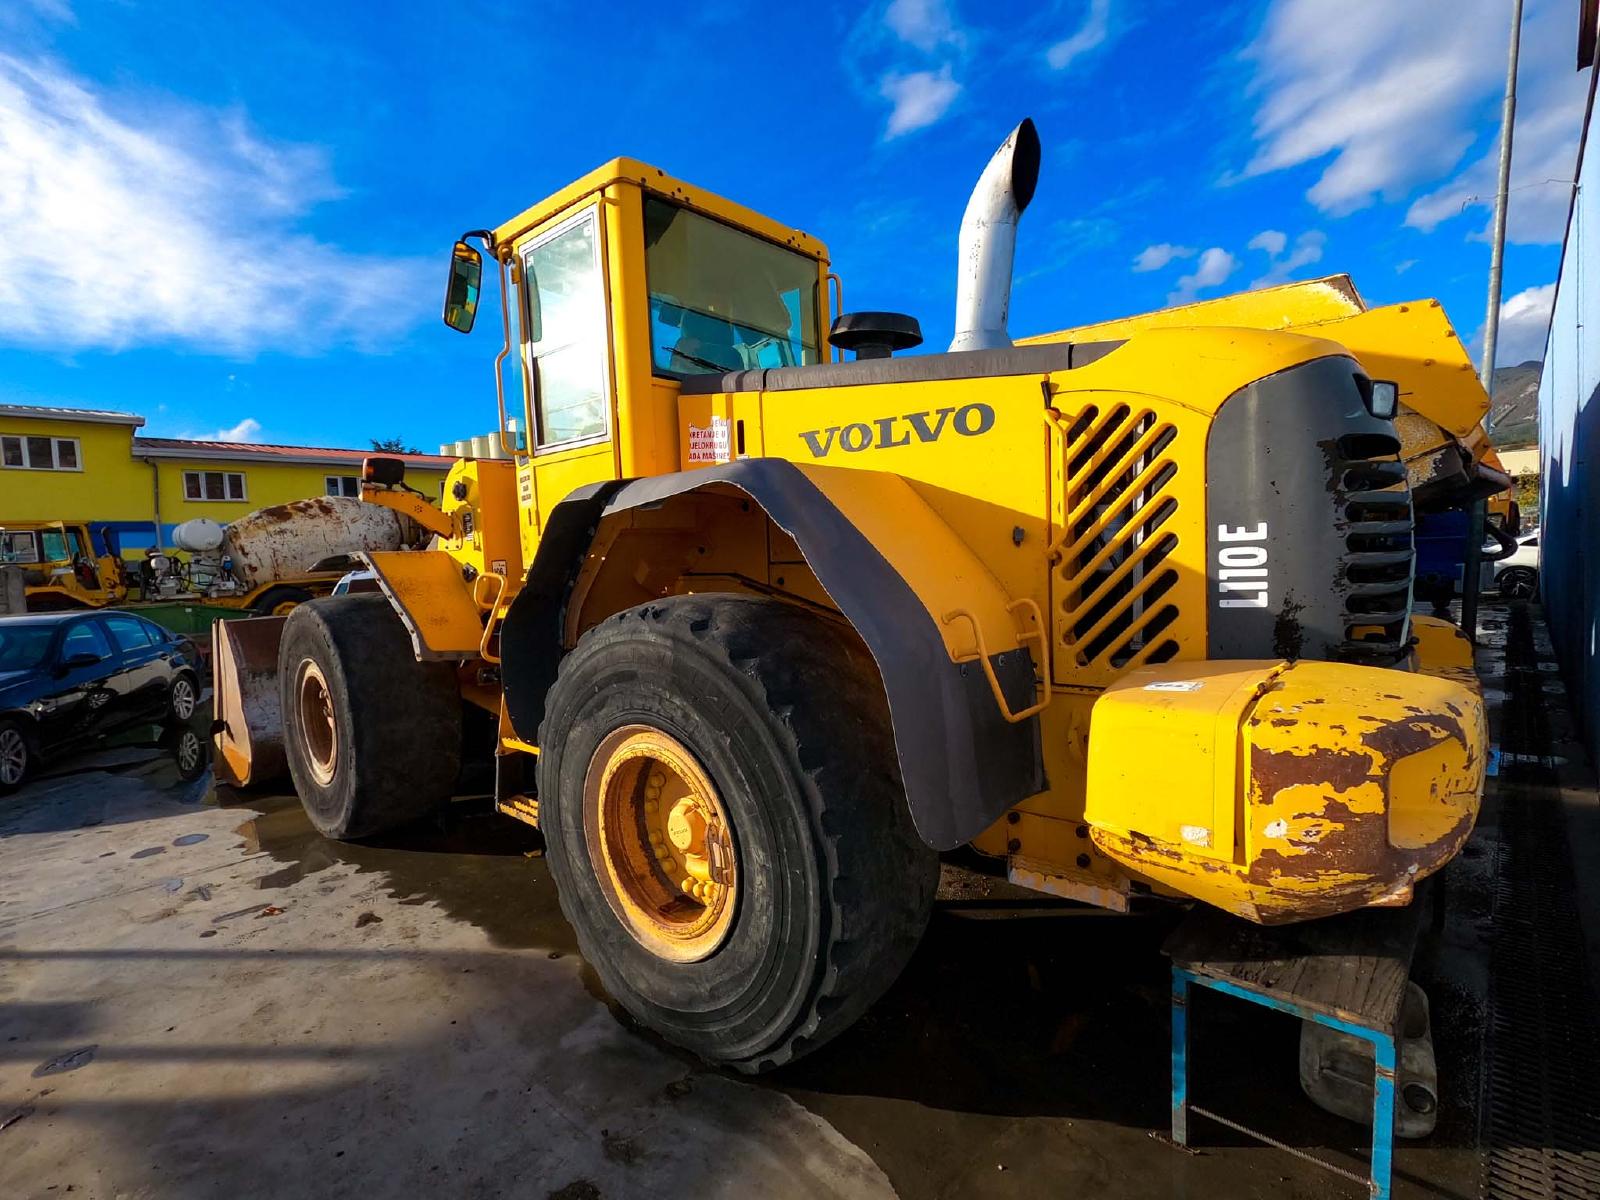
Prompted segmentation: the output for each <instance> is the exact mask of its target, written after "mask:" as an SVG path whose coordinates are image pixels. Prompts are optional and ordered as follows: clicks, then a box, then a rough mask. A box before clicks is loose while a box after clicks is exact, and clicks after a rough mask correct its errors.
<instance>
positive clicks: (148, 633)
mask: <svg viewBox="0 0 1600 1200" xmlns="http://www.w3.org/2000/svg"><path fill="white" fill-rule="evenodd" d="M199 699H200V670H199V662H198V659H197V657H196V654H195V650H194V645H193V643H191V642H190V641H189V640H188V639H187V638H183V637H179V636H178V635H176V634H173V633H170V632H168V631H167V630H165V629H163V628H162V627H161V626H159V625H157V624H155V623H154V622H153V621H147V620H145V619H144V618H143V617H140V616H136V615H134V614H133V613H128V612H115V611H106V612H69V613H30V614H28V615H26V616H16V617H0V794H3V793H6V792H10V791H14V790H15V789H16V788H18V787H19V786H21V784H22V782H23V781H24V780H25V779H26V778H27V777H28V774H29V773H30V772H31V771H32V770H33V768H34V767H35V766H36V765H37V764H39V763H40V762H42V761H45V760H47V759H50V758H53V757H56V756H59V755H61V754H64V753H68V752H71V751H73V750H79V749H82V748H83V747H84V746H86V745H87V744H89V743H91V742H93V741H95V740H97V739H99V738H101V737H104V736H105V735H107V734H111V733H115V732H117V731H119V730H122V729H126V728H128V727H129V726H133V725H139V724H150V723H152V722H161V721H177V722H183V721H187V720H189V718H190V717H192V716H193V715H194V710H195V705H196V704H197V703H198V702H199Z"/></svg>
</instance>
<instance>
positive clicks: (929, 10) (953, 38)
mask: <svg viewBox="0 0 1600 1200" xmlns="http://www.w3.org/2000/svg"><path fill="white" fill-rule="evenodd" d="M883 20H884V24H886V25H888V26H889V28H890V29H891V30H893V31H894V35H895V36H896V37H898V38H899V39H900V40H901V41H903V42H905V43H907V44H908V45H911V46H915V47H916V48H917V49H918V50H921V51H922V52H923V53H924V54H932V53H933V52H934V51H935V50H938V49H939V48H940V47H941V46H954V47H956V48H957V49H960V48H961V47H962V46H964V45H965V44H966V35H965V34H964V33H963V32H962V31H961V28H960V27H959V26H958V25H957V24H956V19H955V15H954V14H953V13H952V12H951V11H950V6H949V5H948V4H947V3H946V2H945V0H893V2H892V3H891V4H890V5H889V7H888V9H887V11H885V13H884V14H883Z"/></svg>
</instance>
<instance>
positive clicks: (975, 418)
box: [800, 404, 994, 458]
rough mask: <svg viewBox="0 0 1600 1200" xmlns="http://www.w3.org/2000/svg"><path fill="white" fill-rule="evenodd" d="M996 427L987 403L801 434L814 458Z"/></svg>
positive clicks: (987, 430)
mask: <svg viewBox="0 0 1600 1200" xmlns="http://www.w3.org/2000/svg"><path fill="white" fill-rule="evenodd" d="M993 428H994V409H992V408H990V407H989V406H988V405H987V404H963V405H962V406H961V407H960V408H941V409H938V410H937V411H934V412H914V413H906V414H905V416H903V417H878V418H876V419H874V420H872V421H857V422H855V423H854V424H852V425H830V426H828V428H826V429H808V430H806V431H805V432H804V433H802V434H801V435H800V436H801V437H802V438H804V439H805V443H806V445H807V447H809V448H810V450H811V457H812V458H826V457H827V456H828V455H829V454H831V453H833V450H834V447H836V446H837V447H838V448H839V449H840V450H843V451H844V452H845V453H846V454H859V453H860V452H861V451H863V450H866V449H868V448H875V449H878V450H892V449H894V447H896V446H909V445H910V444H911V443H912V441H913V440H915V441H918V442H936V441H938V440H939V439H940V438H941V437H943V436H944V433H945V431H946V430H948V429H953V430H955V431H956V433H958V434H959V435H960V436H962V437H977V436H978V435H979V434H984V433H988V432H989V430H991V429H993Z"/></svg>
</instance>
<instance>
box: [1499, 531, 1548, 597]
mask: <svg viewBox="0 0 1600 1200" xmlns="http://www.w3.org/2000/svg"><path fill="white" fill-rule="evenodd" d="M1494 586H1495V588H1496V590H1498V591H1499V593H1500V594H1501V595H1502V596H1504V597H1505V598H1506V599H1507V600H1529V599H1532V598H1533V596H1534V595H1535V594H1536V593H1537V592H1538V590H1539V535H1538V533H1529V534H1524V535H1523V536H1522V537H1519V538H1518V539H1517V548H1516V550H1514V551H1513V552H1512V553H1511V555H1510V556H1509V557H1506V558H1502V559H1501V560H1500V561H1499V562H1497V563H1495V564H1494Z"/></svg>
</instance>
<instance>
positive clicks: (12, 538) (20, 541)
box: [0, 530, 39, 563]
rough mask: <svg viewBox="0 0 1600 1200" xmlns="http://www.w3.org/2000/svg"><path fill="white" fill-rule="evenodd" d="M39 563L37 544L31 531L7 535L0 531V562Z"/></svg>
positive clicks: (14, 532)
mask: <svg viewBox="0 0 1600 1200" xmlns="http://www.w3.org/2000/svg"><path fill="white" fill-rule="evenodd" d="M38 561H39V543H38V542H37V541H35V540H34V536H33V532H32V531H31V530H24V531H20V532H18V531H13V532H10V533H7V532H5V531H3V530H0V562H8V563H36V562H38Z"/></svg>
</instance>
